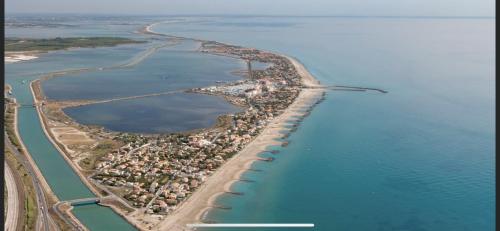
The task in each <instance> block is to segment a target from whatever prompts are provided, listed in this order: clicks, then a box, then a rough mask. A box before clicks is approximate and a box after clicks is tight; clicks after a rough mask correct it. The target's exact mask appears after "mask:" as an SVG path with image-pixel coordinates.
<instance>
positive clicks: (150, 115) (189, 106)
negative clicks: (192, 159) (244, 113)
mask: <svg viewBox="0 0 500 231" xmlns="http://www.w3.org/2000/svg"><path fill="white" fill-rule="evenodd" d="M240 110H241V109H240V108H238V107H236V106H233V105H232V104H229V103H228V102H227V101H226V100H225V99H224V98H222V97H217V96H209V95H202V94H192V93H175V94H172V95H163V96H154V97H147V98H139V99H133V100H122V101H114V102H110V103H102V104H92V105H87V106H80V107H72V108H66V109H64V112H65V113H66V114H67V115H69V116H70V117H72V118H73V119H75V120H76V121H77V122H78V123H81V124H86V125H99V126H103V127H105V128H107V129H109V130H113V131H118V132H135V133H170V132H181V131H189V130H194V129H199V128H208V127H211V126H213V125H215V124H216V121H217V117H218V116H219V115H221V114H232V113H235V112H238V111H240Z"/></svg>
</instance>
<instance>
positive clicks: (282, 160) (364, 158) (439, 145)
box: [153, 17, 495, 231]
mask: <svg viewBox="0 0 500 231" xmlns="http://www.w3.org/2000/svg"><path fill="white" fill-rule="evenodd" d="M494 25H495V22H494V19H471V18H453V19H448V18H441V19H439V18H370V17H364V18H363V17H360V18H357V17H289V18H283V17H281V18H280V17H205V18H200V20H198V21H193V22H188V23H177V24H159V25H157V26H155V27H153V30H155V31H157V32H160V33H167V34H175V35H179V36H185V37H194V38H202V39H209V40H216V41H221V42H226V43H231V44H238V45H243V46H249V47H256V48H261V49H266V50H272V51H276V52H279V53H284V54H287V55H290V56H294V57H296V58H298V59H299V60H300V61H301V62H302V63H304V64H305V66H306V67H307V68H308V69H309V70H310V71H311V72H312V74H313V75H315V76H316V77H317V78H318V79H319V80H320V81H321V82H322V83H324V84H336V85H353V86H364V87H377V88H381V89H384V90H387V91H389V93H388V94H377V93H372V92H368V93H360V92H338V91H337V92H328V95H327V98H326V100H325V101H324V102H323V103H322V104H320V105H319V106H318V107H317V108H316V109H315V110H314V111H313V112H312V114H311V116H310V117H308V118H307V119H305V120H304V122H303V123H302V125H301V126H300V127H299V129H298V130H297V132H296V133H294V134H292V135H291V136H290V137H289V139H290V140H291V141H292V142H291V143H290V145H289V146H288V147H286V148H280V150H281V152H280V153H279V154H277V155H273V157H275V158H276V160H275V161H273V162H272V163H268V162H257V163H255V164H254V167H255V168H258V169H262V170H263V172H249V173H246V174H245V177H249V178H251V179H253V180H255V181H256V182H255V183H237V184H235V185H234V186H233V189H234V190H235V191H238V192H244V193H245V194H244V195H243V196H231V195H227V196H222V197H219V198H218V201H217V203H218V204H220V205H223V206H230V207H232V209H231V210H219V209H213V210H211V211H210V213H209V214H208V216H207V219H208V220H211V221H216V222H225V223H246V222H257V223H268V222H271V223H314V224H315V228H314V230H415V231H422V230H425V231H430V230H474V231H475V230H494V225H495V219H494V218H495V210H494V204H495V197H494V192H495V191H494V188H495V181H494V179H495V177H494V176H495V174H494V157H495V154H494V136H495V132H494V127H495V122H494V115H495V112H494V102H495V101H494V83H495V77H494V71H495V67H494V60H495V56H494V52H493V51H494V47H495V46H494V37H495V36H494ZM256 34H258V35H259V36H253V35H256ZM214 230H215V229H214ZM241 230H244V229H241ZM262 230H267V229H262ZM269 230H271V229H269ZM276 230H277V229H276ZM297 230H302V229H297ZM303 230H312V229H303Z"/></svg>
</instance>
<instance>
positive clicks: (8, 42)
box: [4, 37, 145, 52]
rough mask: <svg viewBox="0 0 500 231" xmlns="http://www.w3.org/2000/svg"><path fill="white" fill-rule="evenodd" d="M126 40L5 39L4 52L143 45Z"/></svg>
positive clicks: (115, 38)
mask: <svg viewBox="0 0 500 231" xmlns="http://www.w3.org/2000/svg"><path fill="white" fill-rule="evenodd" d="M144 42H145V41H138V40H133V39H128V38H120V37H88V38H86V37H74V38H59V37H57V38H51V39H31V38H30V39H25V38H5V43H4V47H5V51H6V52H21V51H39V52H45V51H54V50H64V49H68V48H76V47H82V48H92V47H109V46H116V45H120V44H132V43H144Z"/></svg>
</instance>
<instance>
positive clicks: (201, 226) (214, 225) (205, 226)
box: [186, 223, 314, 228]
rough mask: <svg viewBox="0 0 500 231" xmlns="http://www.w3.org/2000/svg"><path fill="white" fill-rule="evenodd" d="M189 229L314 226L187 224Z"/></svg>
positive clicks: (304, 226)
mask: <svg viewBox="0 0 500 231" xmlns="http://www.w3.org/2000/svg"><path fill="white" fill-rule="evenodd" d="M186 226H187V227H189V228H313V227H314V224H255V223H251V224H236V223H235V224H187V225H186Z"/></svg>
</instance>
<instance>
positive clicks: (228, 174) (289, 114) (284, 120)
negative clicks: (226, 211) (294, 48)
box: [154, 56, 325, 230]
mask: <svg viewBox="0 0 500 231" xmlns="http://www.w3.org/2000/svg"><path fill="white" fill-rule="evenodd" d="M284 57H286V58H288V59H289V60H290V61H291V62H292V64H293V65H294V66H295V68H296V69H297V72H298V73H299V74H300V76H301V77H302V81H303V84H304V86H305V87H306V88H303V89H302V90H301V92H300V94H299V96H298V97H297V98H296V99H295V101H294V102H293V103H292V105H290V106H289V107H288V108H287V109H286V110H285V112H283V113H282V114H281V115H280V116H278V117H276V118H275V119H274V120H273V121H272V122H271V123H270V124H269V125H268V126H267V127H266V128H265V129H264V130H263V131H262V133H261V134H260V135H258V136H257V137H256V138H255V139H254V140H253V141H252V142H250V143H249V144H248V145H247V146H246V147H245V148H244V149H243V150H241V151H240V152H239V153H238V154H237V155H235V156H234V157H233V158H231V159H230V160H229V161H227V162H226V163H225V164H224V165H223V166H222V167H220V168H219V169H218V170H217V171H216V172H215V173H214V174H213V175H212V176H210V177H209V178H208V180H207V181H206V182H204V183H203V185H202V186H201V187H200V188H199V189H198V190H196V192H194V193H193V195H191V196H190V197H189V199H187V200H186V201H185V202H183V203H182V204H181V205H180V206H179V207H178V208H177V209H176V211H175V212H173V213H172V214H170V215H169V216H167V218H166V219H165V220H164V221H162V222H161V223H159V224H158V225H157V226H156V227H154V229H155V230H190V228H188V227H187V226H186V225H187V224H193V223H200V222H201V221H202V220H203V216H204V214H205V213H206V212H207V211H208V210H209V209H210V208H212V207H214V206H216V205H215V204H214V202H215V200H216V198H217V197H218V196H220V195H221V194H224V193H226V192H228V191H230V187H231V185H232V184H233V183H234V182H236V181H238V180H239V178H240V176H241V174H243V173H244V172H245V171H247V170H248V169H249V168H250V166H251V164H252V163H253V162H254V161H258V155H259V153H261V152H263V151H265V150H266V147H268V146H271V145H280V144H281V142H279V141H276V139H277V138H281V137H282V136H283V134H282V133H280V131H283V130H286V127H285V125H287V124H289V123H290V120H292V118H293V117H295V116H303V115H304V114H305V113H306V111H307V109H308V108H311V107H312V106H313V105H314V104H315V102H317V101H318V100H319V99H321V97H322V96H323V92H324V91H325V90H324V89H321V88H315V89H313V88H308V87H318V86H321V85H320V83H319V81H318V80H316V79H315V78H314V77H313V76H312V75H311V74H310V73H309V72H308V71H307V69H306V68H305V67H304V66H303V65H302V64H301V63H300V62H298V61H297V60H296V59H293V58H291V57H287V56H284Z"/></svg>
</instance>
